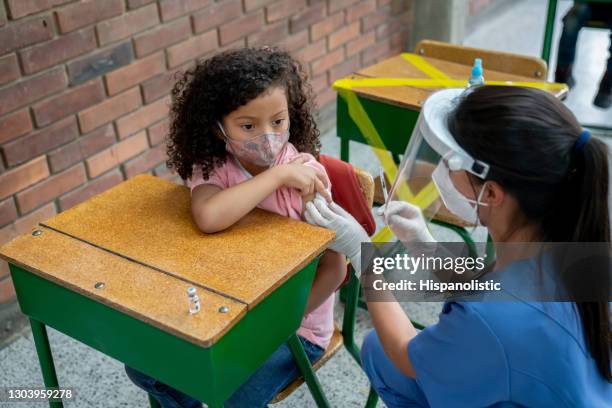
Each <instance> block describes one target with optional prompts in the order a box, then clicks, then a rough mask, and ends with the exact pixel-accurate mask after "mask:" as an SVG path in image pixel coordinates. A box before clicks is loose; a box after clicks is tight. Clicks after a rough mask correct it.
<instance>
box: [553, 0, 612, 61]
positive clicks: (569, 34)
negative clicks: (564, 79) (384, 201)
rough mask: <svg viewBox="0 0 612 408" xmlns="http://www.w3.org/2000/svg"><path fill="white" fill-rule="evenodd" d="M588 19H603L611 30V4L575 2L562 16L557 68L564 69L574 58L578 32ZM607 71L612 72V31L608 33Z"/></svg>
mask: <svg viewBox="0 0 612 408" xmlns="http://www.w3.org/2000/svg"><path fill="white" fill-rule="evenodd" d="M589 20H598V21H605V22H607V23H608V27H609V28H610V29H611V30H612V5H610V4H595V3H593V4H589V3H576V4H575V5H574V6H573V7H572V8H571V9H570V11H569V12H568V13H567V14H566V15H565V17H563V33H562V34H561V39H560V40H559V55H558V57H557V70H559V69H560V70H566V69H568V68H569V67H570V66H571V65H573V63H574V59H575V58H576V43H577V42H578V34H579V33H580V30H581V29H582V28H583V27H584V26H585V25H586V23H587V22H588V21H589ZM607 72H608V73H612V32H611V33H610V57H609V58H608V66H607Z"/></svg>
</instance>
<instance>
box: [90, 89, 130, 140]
mask: <svg viewBox="0 0 612 408" xmlns="http://www.w3.org/2000/svg"><path fill="white" fill-rule="evenodd" d="M139 106H140V91H139V89H138V88H132V89H130V90H129V91H126V92H123V93H122V94H119V95H117V96H115V97H113V98H110V99H107V100H105V101H104V102H102V103H99V104H97V105H95V106H92V107H91V108H88V109H85V110H84V111H81V112H79V114H78V117H79V126H80V127H81V132H83V133H85V132H89V131H90V130H93V129H95V128H97V127H99V126H102V125H103V124H105V123H108V122H111V121H113V120H115V119H116V118H118V117H119V116H122V115H125V114H126V113H128V112H131V111H133V110H134V109H136V108H138V107H139Z"/></svg>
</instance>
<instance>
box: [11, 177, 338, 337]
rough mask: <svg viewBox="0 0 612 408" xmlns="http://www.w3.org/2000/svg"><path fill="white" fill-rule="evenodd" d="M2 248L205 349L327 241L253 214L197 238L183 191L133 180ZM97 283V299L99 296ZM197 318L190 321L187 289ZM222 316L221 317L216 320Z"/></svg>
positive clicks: (312, 230) (23, 263)
mask: <svg viewBox="0 0 612 408" xmlns="http://www.w3.org/2000/svg"><path fill="white" fill-rule="evenodd" d="M35 229H38V230H41V231H42V234H40V235H38V236H34V235H32V234H24V235H21V236H19V237H17V238H15V239H14V240H12V241H10V242H9V243H7V244H6V245H4V246H3V247H2V248H0V257H2V258H3V259H5V260H7V261H8V262H10V263H13V264H15V265H18V266H20V267H22V268H24V269H26V270H29V271H31V272H33V273H35V274H37V275H40V276H42V277H43V278H45V279H49V280H51V281H54V282H56V283H59V284H60V285H62V286H65V287H67V288H70V289H72V290H75V291H77V292H79V293H82V294H84V295H85V296H88V297H91V298H94V299H96V300H98V301H100V302H102V303H105V304H107V305H108V306H110V307H113V308H115V309H119V310H122V311H124V312H126V313H128V314H130V315H133V316H134V317H136V318H138V319H140V320H144V321H146V322H149V323H151V324H153V325H155V326H157V327H160V328H162V329H164V330H167V331H170V332H172V333H174V334H175V335H177V336H179V337H182V338H185V339H187V340H188V341H191V342H193V343H196V344H199V345H202V346H210V345H211V344H212V343H214V342H215V341H216V340H218V339H219V338H220V337H221V336H222V335H223V334H224V333H225V332H226V331H227V330H228V329H229V328H231V327H232V326H233V325H234V324H235V323H236V322H237V321H238V320H239V319H240V317H241V316H243V315H244V313H246V312H247V311H248V310H249V309H251V308H252V307H253V306H255V305H256V304H257V303H258V302H259V301H261V300H262V299H264V298H265V297H266V296H267V294H269V293H270V292H271V291H273V290H274V289H275V288H277V287H278V286H280V285H281V284H282V283H284V282H285V281H286V280H287V279H288V278H290V277H291V276H293V274H295V273H296V272H297V271H299V270H300V269H301V268H302V267H303V266H305V265H306V264H308V263H309V262H310V261H311V260H312V259H314V258H315V257H316V256H317V255H318V254H320V253H321V252H322V251H323V250H324V249H325V248H326V246H327V245H328V244H329V242H331V240H332V239H333V238H334V233H333V232H332V231H329V230H326V229H323V228H318V227H314V226H311V225H308V224H306V223H303V222H298V221H295V220H291V219H289V218H286V217H281V216H279V215H276V214H272V213H269V212H266V211H263V210H258V209H256V210H254V211H253V212H251V213H250V214H249V215H247V216H246V217H245V218H244V219H243V220H241V221H240V222H238V223H237V224H235V225H234V226H233V227H231V228H229V229H227V230H226V231H223V232H220V233H216V234H205V233H203V232H201V231H200V230H199V229H198V228H197V227H196V225H195V224H194V223H193V221H192V217H191V203H190V193H189V189H188V188H187V187H184V186H180V185H176V184H174V183H171V182H169V181H166V180H163V179H160V178H157V177H152V176H149V175H140V176H136V177H134V178H132V179H130V180H127V181H125V182H123V183H121V184H120V185H118V186H116V187H114V188H112V189H110V190H107V191H106V192H104V193H102V194H100V195H98V196H96V197H93V198H91V199H90V200H88V201H86V202H84V203H81V204H79V205H77V206H75V207H73V208H71V209H69V210H68V211H65V212H63V213H61V214H58V215H56V216H54V217H52V218H50V219H49V220H47V221H45V222H42V223H40V226H38V227H36V228H34V229H33V230H35ZM97 282H104V288H103V289H96V288H95V287H94V285H95V284H96V283H97ZM190 286H195V287H197V288H198V296H199V297H200V300H201V304H202V310H201V311H200V312H199V313H197V314H195V315H193V316H191V315H189V313H188V297H187V288H188V287H190ZM221 306H227V307H229V312H228V313H219V312H218V309H219V307H221Z"/></svg>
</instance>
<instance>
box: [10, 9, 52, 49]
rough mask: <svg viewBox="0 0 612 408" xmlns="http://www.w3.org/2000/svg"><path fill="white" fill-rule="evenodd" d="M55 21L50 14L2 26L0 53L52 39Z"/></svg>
mask: <svg viewBox="0 0 612 408" xmlns="http://www.w3.org/2000/svg"><path fill="white" fill-rule="evenodd" d="M51 24H53V22H52V20H51V18H50V17H49V16H45V17H40V18H35V19H30V20H26V21H21V22H14V23H11V24H9V25H7V26H6V27H3V28H0V38H2V41H0V55H3V54H6V53H8V52H11V51H14V50H17V49H20V48H24V47H27V46H28V45H32V44H36V43H39V42H41V41H46V40H50V39H51V38H52V37H53V29H52V25H51Z"/></svg>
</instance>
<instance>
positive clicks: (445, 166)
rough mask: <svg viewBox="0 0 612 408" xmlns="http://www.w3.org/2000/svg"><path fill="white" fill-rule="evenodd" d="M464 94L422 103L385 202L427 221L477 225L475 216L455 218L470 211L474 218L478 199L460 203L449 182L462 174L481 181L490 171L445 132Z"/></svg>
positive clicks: (444, 93)
mask: <svg viewBox="0 0 612 408" xmlns="http://www.w3.org/2000/svg"><path fill="white" fill-rule="evenodd" d="M464 91H465V90H464V89H444V90H441V91H438V92H436V93H434V94H432V95H431V96H430V97H429V98H428V99H427V100H426V101H425V103H424V104H423V107H422V109H421V113H420V115H419V118H418V120H417V124H416V126H415V128H414V130H413V133H412V136H411V138H410V142H409V143H408V147H407V148H406V152H405V153H404V156H403V158H402V162H401V163H400V166H399V169H398V171H397V174H396V176H395V180H394V181H393V184H392V186H391V191H390V193H389V197H388V200H389V201H395V200H401V201H407V202H409V203H411V204H414V205H416V206H417V207H419V208H420V209H421V211H422V212H423V217H424V218H425V220H426V221H431V219H433V218H436V219H437V220H440V221H445V222H448V223H451V224H455V225H460V226H472V225H475V224H476V222H477V216H476V218H474V217H473V216H458V214H465V213H466V211H467V212H469V211H470V209H471V208H473V209H474V215H476V207H477V204H479V200H480V195H479V197H477V198H476V200H470V199H468V198H467V197H463V196H462V197H460V198H463V199H464V200H465V201H464V202H460V199H457V197H456V195H457V193H458V192H457V191H456V190H455V189H454V186H453V184H452V181H451V179H450V173H451V172H453V171H462V170H465V171H467V172H469V173H472V174H474V175H476V176H477V177H479V178H481V179H483V180H484V179H485V177H486V175H487V173H488V171H489V165H488V164H486V163H483V162H481V161H479V160H475V159H474V158H472V157H471V156H470V155H469V154H468V153H466V152H465V151H464V150H463V149H462V148H461V147H460V146H459V145H458V144H457V142H455V139H454V138H453V137H452V135H451V134H450V132H449V131H448V127H447V117H448V113H449V112H450V111H451V110H452V109H453V108H454V107H455V105H456V103H457V101H458V97H460V96H461V94H462V93H463V92H464ZM432 176H433V177H432ZM449 183H450V184H449ZM449 190H450V191H449ZM452 190H454V191H452ZM481 191H482V190H481ZM440 193H442V196H441V194H440ZM451 200H452V203H451ZM453 204H454V205H453ZM461 206H463V208H461ZM466 206H467V207H466ZM457 207H459V209H458V208H457Z"/></svg>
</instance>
